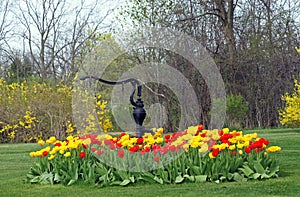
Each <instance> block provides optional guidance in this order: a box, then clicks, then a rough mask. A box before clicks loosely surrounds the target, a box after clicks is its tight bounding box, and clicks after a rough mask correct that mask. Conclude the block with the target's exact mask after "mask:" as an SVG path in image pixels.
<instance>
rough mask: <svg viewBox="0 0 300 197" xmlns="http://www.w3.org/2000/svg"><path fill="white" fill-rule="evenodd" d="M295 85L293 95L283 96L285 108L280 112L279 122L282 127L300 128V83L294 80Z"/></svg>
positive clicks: (286, 94)
mask: <svg viewBox="0 0 300 197" xmlns="http://www.w3.org/2000/svg"><path fill="white" fill-rule="evenodd" d="M294 83H295V88H294V90H293V93H292V94H288V93H285V94H284V95H283V96H282V100H283V101H284V102H285V106H284V108H283V109H280V110H279V116H280V119H279V121H280V123H281V124H282V125H286V126H289V127H300V83H299V82H298V81H297V80H294Z"/></svg>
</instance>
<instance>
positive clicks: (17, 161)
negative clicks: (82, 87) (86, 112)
mask: <svg viewBox="0 0 300 197" xmlns="http://www.w3.org/2000/svg"><path fill="white" fill-rule="evenodd" d="M256 131H257V132H258V133H259V136H260V137H265V138H267V139H269V140H270V141H271V145H279V146H281V147H282V151H281V152H280V153H278V154H277V157H278V159H279V161H280V174H279V178H274V179H270V180H265V181H248V182H226V183H220V184H216V183H201V184H199V183H198V184H196V183H184V184H178V185H175V184H169V185H159V184H138V185H132V186H128V187H120V186H118V187H117V186H115V187H106V188H100V187H97V186H94V185H84V184H77V185H73V186H70V187H67V186H63V185H34V184H29V183H26V182H24V179H25V176H26V173H27V172H28V170H29V168H30V166H31V165H32V163H33V160H32V159H31V158H30V157H29V154H28V153H29V152H30V151H32V150H36V149H38V147H37V145H35V144H1V145H0V196H113V197H115V196H143V197H146V196H256V197H257V196H299V194H300V154H299V153H300V129H267V130H260V131H258V130H256ZM245 132H247V133H248V132H253V130H252V131H245Z"/></svg>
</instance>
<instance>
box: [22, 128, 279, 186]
mask: <svg viewBox="0 0 300 197" xmlns="http://www.w3.org/2000/svg"><path fill="white" fill-rule="evenodd" d="M162 133H163V129H158V130H157V131H156V133H155V134H154V135H152V134H150V133H148V134H145V135H144V137H143V138H136V137H133V136H130V135H128V134H127V133H122V134H121V135H119V136H115V137H113V136H111V135H108V134H106V135H99V136H98V135H90V134H88V135H85V136H82V137H80V138H78V137H77V138H74V137H72V136H69V137H68V138H67V139H66V140H65V141H59V140H56V139H55V138H54V137H52V138H50V139H48V140H46V143H47V144H48V145H46V146H45V145H44V143H45V142H44V141H39V144H40V145H41V146H43V148H42V149H41V150H38V151H35V152H31V153H30V155H31V157H37V161H36V163H35V165H34V166H33V167H32V168H31V169H30V172H29V173H28V174H27V180H28V181H29V182H31V183H42V184H45V183H48V184H54V183H63V184H66V185H71V184H73V183H75V182H77V181H79V180H80V181H84V182H88V183H93V184H98V185H100V186H108V185H121V186H125V185H128V184H133V183H137V182H150V183H159V184H164V183H182V182H185V181H187V182H206V181H214V182H222V181H246V180H249V179H258V180H262V179H267V178H271V177H276V176H277V173H278V171H279V165H278V162H277V160H276V158H275V157H274V155H273V153H274V152H278V151H280V150H281V148H280V147H279V146H270V147H268V145H269V141H268V140H266V139H264V138H259V137H258V136H257V133H252V134H246V135H243V132H242V131H240V132H237V131H231V132H230V131H229V129H227V128H225V129H223V130H220V131H218V130H202V125H199V126H195V127H189V128H188V129H187V130H185V131H183V132H177V133H174V134H172V135H164V136H163V135H162ZM170 158H173V159H171V160H170ZM145 165H148V167H149V168H148V169H150V170H149V171H145V170H142V169H143V168H142V167H145ZM124 166H125V168H123V167H124ZM126 169H127V170H126ZM128 169H130V170H128ZM145 169H147V168H145Z"/></svg>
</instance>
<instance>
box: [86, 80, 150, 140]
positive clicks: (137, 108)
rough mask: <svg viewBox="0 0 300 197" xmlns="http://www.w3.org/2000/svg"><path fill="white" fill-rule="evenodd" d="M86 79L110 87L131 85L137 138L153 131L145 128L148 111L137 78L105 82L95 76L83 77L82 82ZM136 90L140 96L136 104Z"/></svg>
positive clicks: (131, 101)
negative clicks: (144, 123)
mask: <svg viewBox="0 0 300 197" xmlns="http://www.w3.org/2000/svg"><path fill="white" fill-rule="evenodd" d="M85 79H95V80H97V81H100V82H102V83H106V84H109V85H121V84H125V83H131V85H132V92H131V94H130V98H129V100H130V103H131V105H133V106H134V107H133V113H132V114H133V118H134V121H135V123H136V137H138V138H139V137H143V135H144V133H145V132H151V131H148V130H146V129H145V128H144V127H143V122H144V120H145V118H146V110H145V109H144V102H143V101H142V99H141V96H142V86H141V85H140V82H139V81H138V80H137V79H135V78H129V79H125V80H122V81H108V80H104V79H101V78H99V77H95V76H85V77H81V78H80V80H85ZM136 88H137V90H138V91H137V96H138V99H137V101H136V102H135V101H134V98H133V97H134V93H135V91H136Z"/></svg>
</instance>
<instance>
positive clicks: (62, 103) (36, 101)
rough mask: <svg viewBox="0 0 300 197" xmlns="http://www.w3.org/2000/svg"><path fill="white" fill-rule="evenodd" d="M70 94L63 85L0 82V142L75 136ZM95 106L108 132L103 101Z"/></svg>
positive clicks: (70, 91) (69, 89)
mask: <svg viewBox="0 0 300 197" xmlns="http://www.w3.org/2000/svg"><path fill="white" fill-rule="evenodd" d="M72 91H73V90H72V86H67V85H64V84H59V85H56V86H51V85H48V84H46V83H39V82H37V81H34V80H33V81H23V82H21V83H11V84H8V83H6V82H5V81H4V80H3V79H0V142H2V143H3V142H33V141H37V140H39V139H42V138H48V137H49V136H56V137H57V138H64V137H65V136H66V135H67V134H68V135H69V134H73V135H78V134H79V133H78V132H79V131H77V130H76V125H74V124H73V122H72ZM95 105H96V107H95V108H97V105H99V107H98V108H97V109H98V110H100V112H99V113H98V114H100V115H102V116H101V117H102V118H99V117H98V118H99V119H101V122H100V121H99V122H100V123H99V124H100V126H101V124H102V126H103V127H104V126H105V129H103V130H104V131H108V130H109V129H111V128H112V124H111V122H110V120H106V119H104V121H105V122H106V124H105V125H103V117H106V114H107V113H109V110H108V109H106V102H105V101H98V102H97V103H96V101H95ZM101 110H102V111H101ZM85 126H86V127H88V126H89V125H85ZM103 127H101V128H103ZM90 132H91V131H90Z"/></svg>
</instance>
